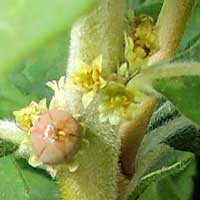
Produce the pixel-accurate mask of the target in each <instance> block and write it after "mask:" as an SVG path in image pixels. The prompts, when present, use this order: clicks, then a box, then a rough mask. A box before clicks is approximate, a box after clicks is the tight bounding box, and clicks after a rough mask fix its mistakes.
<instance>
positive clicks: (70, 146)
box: [30, 110, 80, 164]
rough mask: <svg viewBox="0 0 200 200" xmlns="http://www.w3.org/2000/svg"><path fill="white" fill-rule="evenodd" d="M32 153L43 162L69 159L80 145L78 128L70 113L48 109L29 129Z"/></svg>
mask: <svg viewBox="0 0 200 200" xmlns="http://www.w3.org/2000/svg"><path fill="white" fill-rule="evenodd" d="M30 133H31V134H30V138H31V143H32V149H33V153H34V154H35V155H36V156H38V158H39V160H40V161H41V162H43V163H45V164H58V163H62V162H64V161H67V160H70V159H71V158H72V157H73V155H74V154H75V153H76V152H77V150H78V148H79V145H80V130H79V126H78V124H77V122H76V121H75V119H74V118H73V117H72V116H71V114H69V113H67V112H65V111H62V110H50V111H48V112H46V113H44V114H42V115H41V116H40V117H39V118H38V119H37V120H36V121H35V123H34V124H33V127H32V128H31V129H30Z"/></svg>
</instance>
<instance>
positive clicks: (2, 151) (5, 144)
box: [0, 139, 18, 157]
mask: <svg viewBox="0 0 200 200" xmlns="http://www.w3.org/2000/svg"><path fill="white" fill-rule="evenodd" d="M17 147H18V146H17V145H16V144H13V143H12V142H10V141H5V140H2V139H0V157H3V156H6V155H9V154H11V153H13V152H14V151H16V150H17Z"/></svg>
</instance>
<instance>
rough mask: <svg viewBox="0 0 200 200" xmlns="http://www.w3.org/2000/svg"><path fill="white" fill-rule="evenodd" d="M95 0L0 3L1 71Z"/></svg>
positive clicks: (7, 68) (42, 41)
mask: <svg viewBox="0 0 200 200" xmlns="http://www.w3.org/2000/svg"><path fill="white" fill-rule="evenodd" d="M94 3H95V0H77V1H72V0H67V1H66V0H56V1H53V2H51V3H50V2H49V1H48V0H44V1H40V0H35V1H24V0H6V1H1V2H0V24H1V26H0V30H1V31H0V44H1V47H0V72H1V73H5V72H6V71H8V70H9V69H10V68H11V67H12V66H13V65H14V64H15V63H16V62H18V61H20V60H21V59H22V58H24V57H25V56H26V55H27V54H28V53H30V52H31V51H32V50H34V49H36V48H38V47H40V46H41V45H43V44H44V43H45V42H46V41H48V40H50V39H52V38H53V37H55V35H56V34H58V33H60V32H63V31H64V30H66V29H67V28H69V26H70V25H71V23H72V22H73V21H74V20H75V18H77V17H78V16H80V15H81V14H83V13H84V12H86V11H88V9H89V8H90V7H91V6H92V5H94Z"/></svg>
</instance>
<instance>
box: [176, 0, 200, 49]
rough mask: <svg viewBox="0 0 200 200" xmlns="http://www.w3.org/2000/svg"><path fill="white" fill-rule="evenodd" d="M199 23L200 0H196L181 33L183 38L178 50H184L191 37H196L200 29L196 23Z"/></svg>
mask: <svg viewBox="0 0 200 200" xmlns="http://www.w3.org/2000/svg"><path fill="white" fill-rule="evenodd" d="M199 23H200V1H199V0H197V1H196V3H195V6H194V8H193V11H192V15H191V17H190V19H189V21H188V22H187V26H186V29H185V32H184V35H183V38H182V40H181V42H180V45H179V50H184V49H185V48H186V47H187V45H188V43H189V42H190V40H191V38H194V37H196V36H197V35H199V33H200V30H199V28H198V25H199Z"/></svg>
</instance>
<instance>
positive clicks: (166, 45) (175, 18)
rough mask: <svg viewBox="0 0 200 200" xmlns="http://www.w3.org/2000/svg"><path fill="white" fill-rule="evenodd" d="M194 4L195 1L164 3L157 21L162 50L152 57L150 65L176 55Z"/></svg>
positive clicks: (171, 0) (168, 0)
mask: <svg viewBox="0 0 200 200" xmlns="http://www.w3.org/2000/svg"><path fill="white" fill-rule="evenodd" d="M194 3H195V0H181V1H180V0H165V1H164V3H163V7H162V9H161V12H160V15H159V18H158V21H157V27H158V38H159V45H160V50H159V51H158V52H157V53H156V54H155V55H154V56H152V57H151V59H150V61H149V64H153V63H156V62H159V61H161V60H164V59H170V58H172V57H173V56H174V55H175V53H176V49H177V46H178V44H179V42H180V40H181V37H182V35H183V33H184V30H185V26H186V22H187V20H188V18H189V16H190V14H191V11H192V8H193V5H194Z"/></svg>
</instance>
